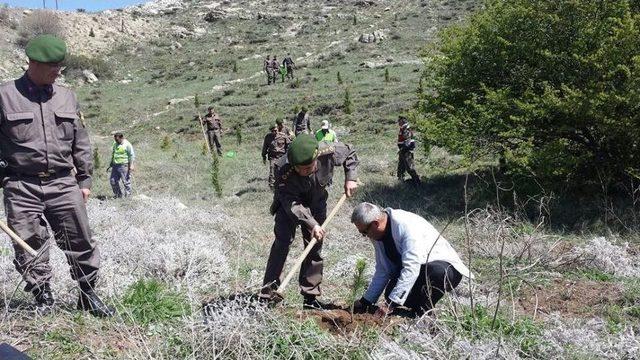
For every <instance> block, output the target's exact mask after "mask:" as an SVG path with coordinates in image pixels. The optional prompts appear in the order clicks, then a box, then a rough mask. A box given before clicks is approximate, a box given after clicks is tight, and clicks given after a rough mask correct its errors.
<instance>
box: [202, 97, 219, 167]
mask: <svg viewBox="0 0 640 360" xmlns="http://www.w3.org/2000/svg"><path fill="white" fill-rule="evenodd" d="M203 120H204V123H205V124H206V125H207V141H208V142H209V150H211V151H212V152H213V150H214V147H215V150H216V152H217V153H218V155H220V156H222V144H221V143H220V140H221V138H222V120H220V117H219V116H218V114H216V112H215V111H213V106H209V107H208V108H207V114H206V115H205V116H204V119H203Z"/></svg>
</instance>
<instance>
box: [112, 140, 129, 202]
mask: <svg viewBox="0 0 640 360" xmlns="http://www.w3.org/2000/svg"><path fill="white" fill-rule="evenodd" d="M134 159H135V153H134V151H133V146H132V145H131V143H130V142H129V141H127V139H125V138H124V135H123V134H122V133H120V132H117V133H115V134H114V135H113V146H112V148H111V165H110V166H109V167H110V168H111V177H110V178H109V182H110V183H111V188H112V189H113V194H114V195H115V197H116V198H121V197H122V196H123V194H122V190H121V189H120V180H122V183H123V185H124V196H129V195H131V172H132V171H134V170H135V167H134V165H133V161H134Z"/></svg>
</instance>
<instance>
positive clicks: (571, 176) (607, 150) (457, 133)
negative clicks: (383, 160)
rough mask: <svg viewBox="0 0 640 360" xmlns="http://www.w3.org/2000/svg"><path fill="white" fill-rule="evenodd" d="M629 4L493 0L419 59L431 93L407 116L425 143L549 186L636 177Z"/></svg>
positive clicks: (637, 77)
mask: <svg viewBox="0 0 640 360" xmlns="http://www.w3.org/2000/svg"><path fill="white" fill-rule="evenodd" d="M637 7H638V5H637V2H634V3H632V5H630V2H628V1H624V0H617V1H607V2H595V1H589V0H559V1H557V0H514V1H503V0H500V1H493V2H490V4H489V5H488V6H487V8H486V10H484V11H481V12H479V13H476V14H475V15H473V16H472V17H471V18H470V19H469V20H468V22H467V23H465V24H464V25H461V26H456V27H453V28H450V29H449V30H446V31H445V32H444V33H443V34H442V39H441V40H442V41H441V43H440V45H439V48H438V49H437V50H438V51H436V52H431V53H429V54H427V55H426V57H427V59H426V60H427V61H426V63H427V65H426V68H425V71H424V76H425V79H426V80H427V81H428V84H425V85H427V88H433V89H434V93H435V94H437V95H436V96H431V97H429V98H428V99H426V101H425V103H424V105H423V106H421V107H420V108H419V109H418V110H419V111H420V112H422V114H423V116H424V119H423V121H422V122H421V124H420V127H421V130H422V131H423V133H424V134H425V140H426V144H427V147H428V146H430V145H438V146H443V147H446V148H447V149H448V150H450V151H452V152H455V153H458V154H462V155H465V156H466V157H467V158H468V159H472V158H474V157H478V156H481V155H483V154H489V155H492V156H495V155H497V156H499V157H501V159H502V160H503V161H504V164H505V165H506V168H507V169H508V171H509V172H510V173H511V174H518V175H526V176H531V175H533V176H535V177H536V178H538V179H543V180H546V184H550V185H555V186H557V185H579V184H598V183H600V181H601V180H602V179H604V180H605V182H607V181H612V180H613V181H615V180H620V179H622V178H624V177H625V174H633V175H634V176H635V177H638V176H639V175H640V157H638V156H637V149H638V147H639V146H640V143H639V142H640V140H639V139H640V113H639V112H638V111H637V104H638V101H639V100H640V93H638V91H637V89H638V88H639V87H640V57H639V56H638V53H640V42H638V41H637V39H638V38H640V27H639V26H638V24H639V23H640V15H639V14H638V12H637ZM479 151H482V152H480V153H479ZM607 179H608V180H607Z"/></svg>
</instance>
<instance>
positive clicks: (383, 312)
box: [375, 302, 393, 318]
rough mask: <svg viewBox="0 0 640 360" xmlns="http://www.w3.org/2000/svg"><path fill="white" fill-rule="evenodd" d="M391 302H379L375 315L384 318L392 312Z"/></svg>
mask: <svg viewBox="0 0 640 360" xmlns="http://www.w3.org/2000/svg"><path fill="white" fill-rule="evenodd" d="M392 304H393V303H391V304H387V303H384V302H383V303H382V304H380V306H379V307H378V310H376V314H375V316H376V317H379V318H386V317H387V316H389V315H390V314H391V313H393V305H392Z"/></svg>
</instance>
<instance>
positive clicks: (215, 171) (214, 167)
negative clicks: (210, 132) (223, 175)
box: [210, 153, 222, 198]
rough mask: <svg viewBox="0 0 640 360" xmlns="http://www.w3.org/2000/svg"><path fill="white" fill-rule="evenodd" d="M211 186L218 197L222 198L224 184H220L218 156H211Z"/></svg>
mask: <svg viewBox="0 0 640 360" xmlns="http://www.w3.org/2000/svg"><path fill="white" fill-rule="evenodd" d="M211 157H212V160H211V171H210V173H211V185H212V186H213V191H215V193H216V196H217V197H219V198H220V197H222V184H221V183H220V157H219V156H218V154H216V153H213V154H212V155H211Z"/></svg>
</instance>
